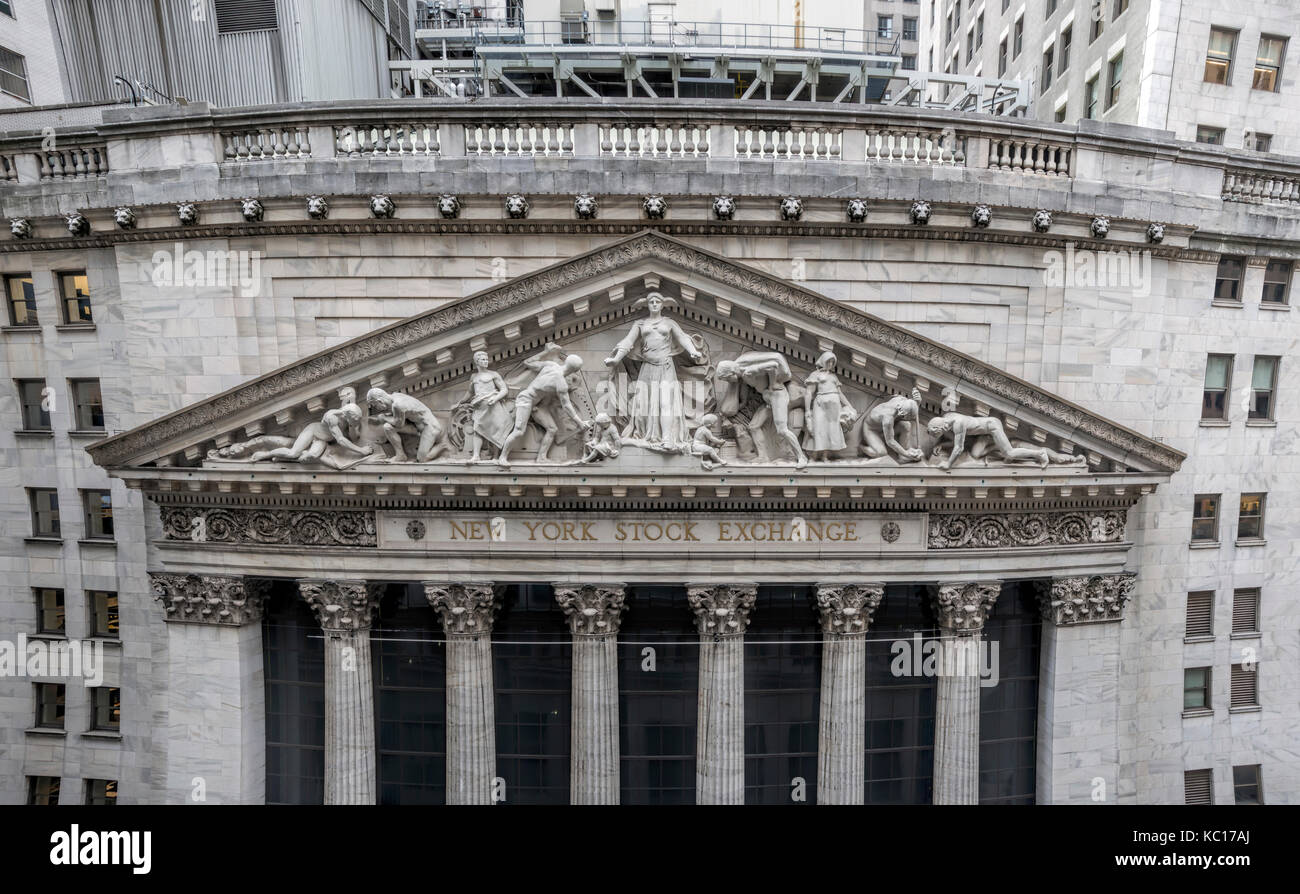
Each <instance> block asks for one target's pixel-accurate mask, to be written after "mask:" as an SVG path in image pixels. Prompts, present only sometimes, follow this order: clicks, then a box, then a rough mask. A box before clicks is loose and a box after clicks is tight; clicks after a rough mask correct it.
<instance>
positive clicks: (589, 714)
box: [555, 584, 624, 804]
mask: <svg viewBox="0 0 1300 894" xmlns="http://www.w3.org/2000/svg"><path fill="white" fill-rule="evenodd" d="M623 599H624V591H623V585H622V584H581V585H577V586H569V585H566V584H556V585H555V600H556V602H558V603H559V604H560V607H561V608H562V609H564V614H565V616H566V617H567V618H568V621H569V632H570V633H571V634H572V635H573V684H572V685H573V709H572V710H573V713H572V718H573V719H572V732H571V736H572V738H571V745H570V749H569V799H570V801H571V802H572V803H574V804H617V803H618V802H619V766H618V755H619V750H618V625H619V620H620V618H621V616H622V613H623Z"/></svg>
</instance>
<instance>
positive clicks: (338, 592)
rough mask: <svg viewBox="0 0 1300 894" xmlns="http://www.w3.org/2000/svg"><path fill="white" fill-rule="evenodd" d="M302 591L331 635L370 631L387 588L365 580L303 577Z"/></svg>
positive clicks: (323, 627)
mask: <svg viewBox="0 0 1300 894" xmlns="http://www.w3.org/2000/svg"><path fill="white" fill-rule="evenodd" d="M298 593H299V594H300V595H301V596H302V598H303V599H305V600H306V601H307V605H309V606H310V607H311V610H312V611H313V612H314V613H315V614H316V620H318V621H320V626H321V629H322V630H324V631H325V632H326V633H329V634H343V633H353V632H356V631H358V630H369V629H370V624H371V622H372V621H373V619H374V616H375V613H376V612H377V611H378V610H379V601H380V599H381V598H382V596H383V587H382V586H379V585H376V584H368V583H366V581H363V580H300V581H298Z"/></svg>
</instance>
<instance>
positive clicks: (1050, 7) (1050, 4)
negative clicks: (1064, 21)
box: [1043, 0, 1056, 18]
mask: <svg viewBox="0 0 1300 894" xmlns="http://www.w3.org/2000/svg"><path fill="white" fill-rule="evenodd" d="M1054 12H1056V0H1047V12H1045V13H1043V18H1047V17H1048V16H1050V15H1051V14H1052V13H1054Z"/></svg>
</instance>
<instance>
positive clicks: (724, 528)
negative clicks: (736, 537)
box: [718, 521, 731, 543]
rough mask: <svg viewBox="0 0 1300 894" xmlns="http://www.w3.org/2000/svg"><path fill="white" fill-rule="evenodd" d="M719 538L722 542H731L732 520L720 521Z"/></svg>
mask: <svg viewBox="0 0 1300 894" xmlns="http://www.w3.org/2000/svg"><path fill="white" fill-rule="evenodd" d="M718 540H719V541H720V542H722V543H730V542H731V522H724V521H720V522H718Z"/></svg>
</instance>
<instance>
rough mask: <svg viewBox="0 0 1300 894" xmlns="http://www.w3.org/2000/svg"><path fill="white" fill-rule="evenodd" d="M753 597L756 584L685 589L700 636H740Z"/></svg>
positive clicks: (753, 600)
mask: <svg viewBox="0 0 1300 894" xmlns="http://www.w3.org/2000/svg"><path fill="white" fill-rule="evenodd" d="M757 599H758V588H757V587H743V586H732V585H729V584H719V585H717V586H712V587H687V589H686V601H687V603H688V604H689V605H690V607H691V611H692V612H694V613H695V627H696V629H697V630H699V632H700V635H701V636H740V635H741V634H743V633H744V632H745V630H746V628H748V627H749V613H750V611H752V610H753V608H754V602H755V601H756V600H757Z"/></svg>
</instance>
